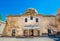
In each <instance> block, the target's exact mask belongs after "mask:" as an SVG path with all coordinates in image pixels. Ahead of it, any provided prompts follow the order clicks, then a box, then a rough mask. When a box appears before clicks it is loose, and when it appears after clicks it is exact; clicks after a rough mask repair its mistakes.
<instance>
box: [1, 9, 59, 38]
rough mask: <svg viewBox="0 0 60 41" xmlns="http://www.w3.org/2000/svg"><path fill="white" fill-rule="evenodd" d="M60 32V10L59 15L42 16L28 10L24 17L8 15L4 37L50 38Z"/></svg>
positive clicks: (33, 10) (32, 10)
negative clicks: (49, 36)
mask: <svg viewBox="0 0 60 41" xmlns="http://www.w3.org/2000/svg"><path fill="white" fill-rule="evenodd" d="M58 31H59V32H60V10H58V14H57V15H41V14H38V12H37V11H36V10H35V9H33V8H30V9H27V10H26V12H25V13H24V14H23V15H7V16H6V26H5V28H4V31H3V35H2V36H15V37H30V36H35V37H37V36H48V35H51V34H56V33H57V32H58Z"/></svg>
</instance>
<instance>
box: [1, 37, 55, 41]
mask: <svg viewBox="0 0 60 41" xmlns="http://www.w3.org/2000/svg"><path fill="white" fill-rule="evenodd" d="M0 41H54V39H51V38H48V37H41V38H38V37H35V38H13V37H10V38H8V37H2V38H1V37H0Z"/></svg>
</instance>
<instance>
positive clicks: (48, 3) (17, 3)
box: [0, 0, 60, 21]
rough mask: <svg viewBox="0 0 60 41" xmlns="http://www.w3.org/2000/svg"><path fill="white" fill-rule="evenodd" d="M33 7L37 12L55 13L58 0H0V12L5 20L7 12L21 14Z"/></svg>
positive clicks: (59, 5)
mask: <svg viewBox="0 0 60 41" xmlns="http://www.w3.org/2000/svg"><path fill="white" fill-rule="evenodd" d="M28 8H35V9H36V10H37V11H38V13H39V14H44V15H56V13H57V9H58V8H60V0H0V14H2V20H3V21H5V18H6V15H8V14H23V13H24V12H25V10H26V9H28Z"/></svg>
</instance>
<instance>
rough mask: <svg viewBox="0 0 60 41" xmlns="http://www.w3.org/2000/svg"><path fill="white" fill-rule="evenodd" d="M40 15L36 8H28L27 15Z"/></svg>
mask: <svg viewBox="0 0 60 41" xmlns="http://www.w3.org/2000/svg"><path fill="white" fill-rule="evenodd" d="M28 13H29V14H38V12H37V10H36V9H34V8H28V9H27V10H26V12H25V14H28Z"/></svg>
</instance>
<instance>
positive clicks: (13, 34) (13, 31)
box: [12, 29, 16, 37]
mask: <svg viewBox="0 0 60 41" xmlns="http://www.w3.org/2000/svg"><path fill="white" fill-rule="evenodd" d="M15 33H16V31H15V29H12V36H13V37H14V36H15Z"/></svg>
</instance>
